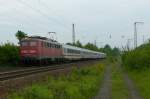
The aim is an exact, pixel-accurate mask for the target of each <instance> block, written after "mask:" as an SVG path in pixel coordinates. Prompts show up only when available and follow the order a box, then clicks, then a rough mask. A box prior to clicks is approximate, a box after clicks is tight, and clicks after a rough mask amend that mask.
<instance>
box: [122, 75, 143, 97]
mask: <svg viewBox="0 0 150 99" xmlns="http://www.w3.org/2000/svg"><path fill="white" fill-rule="evenodd" d="M123 77H124V81H125V83H126V86H127V88H128V90H129V94H130V97H131V99H143V98H142V97H141V96H140V95H139V92H138V90H137V89H136V87H135V85H134V83H133V82H132V80H131V79H130V78H129V76H128V74H127V73H125V72H123Z"/></svg>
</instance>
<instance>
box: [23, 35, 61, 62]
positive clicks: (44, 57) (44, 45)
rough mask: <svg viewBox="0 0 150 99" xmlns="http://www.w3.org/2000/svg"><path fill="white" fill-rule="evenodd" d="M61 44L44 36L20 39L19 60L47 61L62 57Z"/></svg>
mask: <svg viewBox="0 0 150 99" xmlns="http://www.w3.org/2000/svg"><path fill="white" fill-rule="evenodd" d="M62 54H63V52H62V46H61V44H59V43H58V42H55V41H53V40H50V39H47V38H44V37H29V38H26V39H23V40H22V41H21V47H20V56H21V62H23V63H25V64H28V63H29V64H31V63H39V62H40V63H41V62H44V63H47V62H49V61H54V60H58V59H61V58H62Z"/></svg>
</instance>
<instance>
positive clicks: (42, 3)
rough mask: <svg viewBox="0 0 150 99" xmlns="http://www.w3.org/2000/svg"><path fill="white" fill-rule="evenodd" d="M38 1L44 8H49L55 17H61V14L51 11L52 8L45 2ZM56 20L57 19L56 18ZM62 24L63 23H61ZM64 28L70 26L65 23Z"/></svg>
mask: <svg viewBox="0 0 150 99" xmlns="http://www.w3.org/2000/svg"><path fill="white" fill-rule="evenodd" d="M39 3H40V5H43V7H45V8H46V9H48V10H51V12H52V13H53V14H55V16H56V17H57V18H59V19H60V18H62V16H60V15H58V14H56V12H54V11H53V9H52V8H50V7H49V6H48V5H47V4H45V3H44V2H43V1H41V0H39ZM57 20H58V19H57ZM59 21H61V20H59ZM62 24H63V23H62ZM63 25H64V26H65V27H66V28H70V27H68V26H67V25H66V24H63Z"/></svg>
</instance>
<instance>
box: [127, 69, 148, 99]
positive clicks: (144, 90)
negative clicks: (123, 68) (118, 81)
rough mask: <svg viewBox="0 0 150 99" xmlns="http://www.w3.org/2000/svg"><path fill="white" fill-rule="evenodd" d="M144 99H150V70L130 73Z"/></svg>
mask: <svg viewBox="0 0 150 99" xmlns="http://www.w3.org/2000/svg"><path fill="white" fill-rule="evenodd" d="M128 73H129V76H130V77H131V78H132V80H133V82H134V84H135V86H136V87H137V89H138V91H139V93H140V95H141V96H142V97H143V99H150V94H149V93H150V68H146V69H143V70H142V71H139V70H132V71H131V70H130V71H128Z"/></svg>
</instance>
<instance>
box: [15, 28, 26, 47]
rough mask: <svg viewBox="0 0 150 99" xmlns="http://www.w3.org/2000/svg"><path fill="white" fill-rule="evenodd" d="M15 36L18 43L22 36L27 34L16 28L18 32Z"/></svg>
mask: <svg viewBox="0 0 150 99" xmlns="http://www.w3.org/2000/svg"><path fill="white" fill-rule="evenodd" d="M16 37H17V39H18V40H19V44H20V42H21V40H22V39H23V38H25V37H27V34H26V33H24V32H22V31H20V30H18V32H17V33H16Z"/></svg>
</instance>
